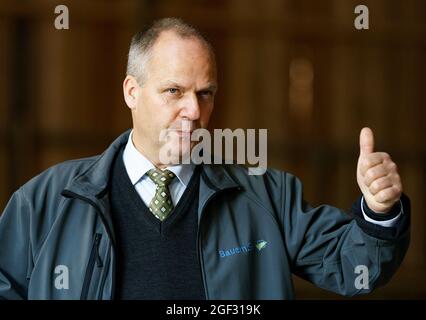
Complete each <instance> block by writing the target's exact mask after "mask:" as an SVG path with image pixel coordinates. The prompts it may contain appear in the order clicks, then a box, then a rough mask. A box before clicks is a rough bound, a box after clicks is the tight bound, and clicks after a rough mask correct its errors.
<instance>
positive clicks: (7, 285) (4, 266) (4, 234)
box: [0, 189, 31, 300]
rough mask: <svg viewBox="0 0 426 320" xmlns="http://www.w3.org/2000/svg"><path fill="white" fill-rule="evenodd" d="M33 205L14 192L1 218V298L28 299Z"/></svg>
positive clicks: (20, 193) (18, 192)
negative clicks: (31, 210) (31, 206)
mask: <svg viewBox="0 0 426 320" xmlns="http://www.w3.org/2000/svg"><path fill="white" fill-rule="evenodd" d="M29 226H30V206H29V205H28V202H27V201H26V200H25V198H24V195H23V193H22V190H21V189H19V190H18V191H16V192H15V194H14V195H13V196H12V198H11V199H10V200H9V203H8V204H7V206H6V208H5V210H4V211H3V214H2V215H1V217H0V299H13V300H17V299H26V297H27V288H28V280H27V277H28V275H27V270H28V261H29V260H28V258H29V257H30V256H31V250H30V227H29Z"/></svg>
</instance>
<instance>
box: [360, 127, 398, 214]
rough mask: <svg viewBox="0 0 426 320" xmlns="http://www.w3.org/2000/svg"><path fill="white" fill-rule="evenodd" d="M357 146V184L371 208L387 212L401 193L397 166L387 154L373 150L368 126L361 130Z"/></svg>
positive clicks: (372, 141) (371, 136)
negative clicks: (358, 151) (358, 148)
mask: <svg viewBox="0 0 426 320" xmlns="http://www.w3.org/2000/svg"><path fill="white" fill-rule="evenodd" d="M359 147H360V153H359V158H358V166H357V173H356V177H357V182H358V186H359V188H360V189H361V192H362V194H363V195H364V199H365V201H366V203H367V205H368V207H369V208H370V209H371V210H373V211H374V212H376V213H387V212H389V210H390V209H391V208H392V206H393V205H394V204H395V202H397V201H398V200H399V198H400V196H401V193H402V184H401V178H400V177H399V174H398V170H397V166H396V164H395V162H393V161H392V159H391V157H390V155H389V154H387V153H385V152H374V135H373V131H372V130H371V129H370V128H363V129H362V130H361V133H360V136H359Z"/></svg>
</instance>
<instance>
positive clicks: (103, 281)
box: [97, 247, 111, 300]
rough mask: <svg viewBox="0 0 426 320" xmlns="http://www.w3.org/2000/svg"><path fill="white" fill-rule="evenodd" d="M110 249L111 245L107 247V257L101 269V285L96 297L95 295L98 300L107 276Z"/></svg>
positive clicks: (101, 294) (100, 297)
mask: <svg viewBox="0 0 426 320" xmlns="http://www.w3.org/2000/svg"><path fill="white" fill-rule="evenodd" d="M110 250H111V247H110V248H109V249H108V254H107V257H106V260H105V268H104V271H103V275H102V279H101V285H100V287H99V293H98V297H97V299H98V300H102V296H103V288H104V286H105V281H106V278H107V276H108V273H109V264H110V260H111V251H110Z"/></svg>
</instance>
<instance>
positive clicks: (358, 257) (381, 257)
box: [281, 173, 410, 296]
mask: <svg viewBox="0 0 426 320" xmlns="http://www.w3.org/2000/svg"><path fill="white" fill-rule="evenodd" d="M282 183H283V187H282V208H281V219H282V222H283V228H284V238H285V242H286V246H287V249H288V252H289V255H290V259H291V263H292V272H293V273H294V274H296V275H298V276H300V277H301V278H303V279H305V280H308V281H309V282H312V283H313V284H315V285H317V286H318V287H321V288H323V289H326V290H330V291H333V292H335V293H338V294H341V295H345V296H353V295H357V294H365V293H369V292H371V291H372V290H373V289H374V288H376V287H378V286H381V285H384V284H385V283H386V282H387V281H389V280H390V278H391V277H392V275H393V274H394V273H395V271H396V270H397V268H398V267H399V265H400V264H401V262H402V260H403V258H404V255H405V253H406V251H407V249H408V245H409V239H410V233H409V225H410V202H409V199H408V198H407V197H406V196H405V195H403V196H402V197H401V203H402V210H403V214H402V216H401V218H400V219H399V220H398V222H397V223H396V225H395V226H393V227H383V226H379V225H376V224H372V223H370V222H367V221H366V220H365V219H364V218H363V214H362V211H361V203H360V199H361V198H360V199H358V200H357V201H356V202H355V204H354V206H353V207H352V210H351V212H350V213H349V214H347V213H345V212H343V211H342V210H340V209H338V208H335V207H332V206H328V205H321V206H318V207H315V208H314V207H312V206H310V205H309V204H308V203H307V202H306V201H304V199H303V187H302V184H301V182H300V181H299V180H298V179H297V178H296V177H294V176H292V175H290V174H288V173H282Z"/></svg>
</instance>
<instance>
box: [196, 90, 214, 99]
mask: <svg viewBox="0 0 426 320" xmlns="http://www.w3.org/2000/svg"><path fill="white" fill-rule="evenodd" d="M198 95H199V96H200V97H202V98H209V97H211V96H213V91H211V90H204V91H200V92H198Z"/></svg>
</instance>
